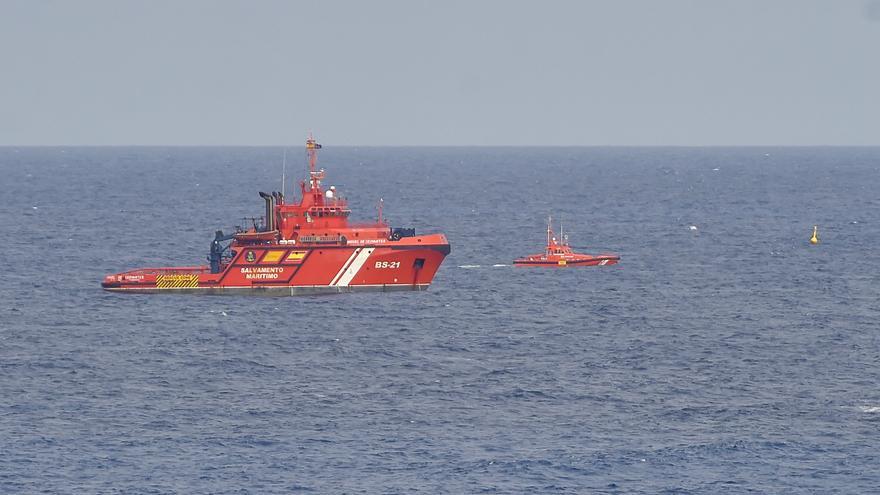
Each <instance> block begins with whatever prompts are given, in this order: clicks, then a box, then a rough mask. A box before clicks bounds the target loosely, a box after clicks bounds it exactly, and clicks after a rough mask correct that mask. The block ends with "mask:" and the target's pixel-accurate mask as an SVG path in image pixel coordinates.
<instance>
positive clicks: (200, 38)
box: [0, 0, 880, 146]
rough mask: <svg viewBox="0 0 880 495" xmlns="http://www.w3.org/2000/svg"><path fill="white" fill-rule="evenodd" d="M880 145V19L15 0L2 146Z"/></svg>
mask: <svg viewBox="0 0 880 495" xmlns="http://www.w3.org/2000/svg"><path fill="white" fill-rule="evenodd" d="M310 130H311V131H314V132H315V134H316V136H318V138H319V141H321V142H323V143H325V144H335V145H376V146H381V145H638V146H644V145H675V146H704V145H880V0H605V1H592V0H583V1H562V0H558V1H557V0H549V1H537V0H535V1H529V2H525V1H501V0H471V1H458V0H442V1H424V0H398V1H383V0H375V1H369V2H367V1H334V0H321V1H316V0H309V1H303V2H299V1H293V0H290V1H268V0H265V1H263V0H252V1H244V0H242V1H230V0H210V1H208V0H203V1H199V0H188V1H184V0H174V1H163V0H158V1H154V0H151V1H147V0H143V1H126V0H108V1H93V0H79V1H67V0H57V1H51V0H0V145H12V146H19V145H282V144H296V143H300V142H301V141H303V138H304V136H305V135H306V133H307V132H308V131H310Z"/></svg>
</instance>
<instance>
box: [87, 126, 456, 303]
mask: <svg viewBox="0 0 880 495" xmlns="http://www.w3.org/2000/svg"><path fill="white" fill-rule="evenodd" d="M319 149H321V145H320V144H318V143H316V142H315V140H314V139H312V138H311V136H310V137H309V139H308V141H306V150H307V152H308V157H309V175H308V177H307V179H305V180H303V181H301V182H300V184H299V186H300V193H301V197H300V201H299V202H298V203H292V202H291V203H288V202H287V201H286V200H285V197H284V194H283V193H279V192H272V193H263V192H261V193H260V196H261V197H262V198H263V200H264V201H265V215H264V216H263V217H262V219H260V223H259V224H257V222H256V221H255V222H254V225H253V226H252V227H250V228H241V227H239V228H236V229H235V231H234V232H232V233H229V234H224V233H223V232H222V231H217V232H216V233H215V236H214V240H213V241H212V242H211V248H210V253H209V255H208V262H209V264H208V265H204V266H188V267H165V268H141V269H137V270H131V271H127V272H122V273H116V274H112V275H107V276H106V277H105V278H104V281H103V282H102V284H101V285H102V287H103V288H104V289H106V290H110V291H119V292H141V293H159V292H165V293H167V292H175V293H181V292H183V293H186V292H193V293H207V294H265V295H297V294H317V293H333V292H349V291H356V290H379V291H390V290H425V289H427V288H428V286H429V285H430V284H431V281H432V280H433V279H434V274H435V273H436V272H437V269H438V268H439V267H440V264H441V263H442V262H443V259H444V258H445V257H446V255H447V254H449V252H450V246H449V242H448V241H447V239H446V236H445V235H443V234H439V233H437V234H427V235H416V232H415V229H412V228H393V227H391V226H390V225H388V224H387V223H385V221H384V220H383V218H382V205H381V202H380V207H379V217H378V219H377V220H376V221H375V222H365V223H352V222H349V216H350V215H351V209H350V208H349V206H348V201H347V200H346V199H345V198H344V197H343V196H342V195H341V194H340V192H339V191H337V190H336V188H335V187H332V186H331V187H329V188H327V189H325V188H324V187H323V185H322V181H323V180H324V178H325V171H324V170H323V169H320V170H319V169H318V168H317V152H318V150H319Z"/></svg>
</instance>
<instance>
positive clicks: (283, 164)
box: [281, 146, 287, 198]
mask: <svg viewBox="0 0 880 495" xmlns="http://www.w3.org/2000/svg"><path fill="white" fill-rule="evenodd" d="M285 172H287V147H286V146H285V148H284V158H282V159H281V197H282V198H283V197H284V184H286V183H287V181H286V180H285V178H284V175H285Z"/></svg>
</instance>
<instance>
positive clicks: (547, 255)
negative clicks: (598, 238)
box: [513, 218, 620, 267]
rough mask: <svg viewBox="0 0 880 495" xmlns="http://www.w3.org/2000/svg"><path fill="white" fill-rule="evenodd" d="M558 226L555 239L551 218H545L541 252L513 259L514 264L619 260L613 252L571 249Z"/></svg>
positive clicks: (596, 263)
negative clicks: (557, 235)
mask: <svg viewBox="0 0 880 495" xmlns="http://www.w3.org/2000/svg"><path fill="white" fill-rule="evenodd" d="M561 229H562V227H560V235H561V236H562V238H561V239H558V240H557V239H556V234H554V233H553V223H552V222H551V219H549V218H548V219H547V247H546V248H545V249H544V252H543V253H538V254H532V255H530V256H525V257H523V258H517V259H515V260H513V264H514V265H516V266H546V267H563V266H605V265H616V264H617V262H619V261H620V256H618V255H616V254H613V253H603V254H597V255H595V256H594V255H591V254H580V253H575V252H574V251H572V250H571V246H569V245H568V236H566V235H563V234H562V231H561Z"/></svg>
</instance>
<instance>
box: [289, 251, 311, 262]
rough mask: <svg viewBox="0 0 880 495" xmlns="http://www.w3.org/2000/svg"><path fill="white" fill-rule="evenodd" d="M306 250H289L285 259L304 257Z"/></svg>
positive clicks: (294, 259) (291, 259)
mask: <svg viewBox="0 0 880 495" xmlns="http://www.w3.org/2000/svg"><path fill="white" fill-rule="evenodd" d="M306 252H307V251H291V252H290V254H288V255H287V259H286V260H285V261H297V260H301V259H303V258H305V257H306Z"/></svg>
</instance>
